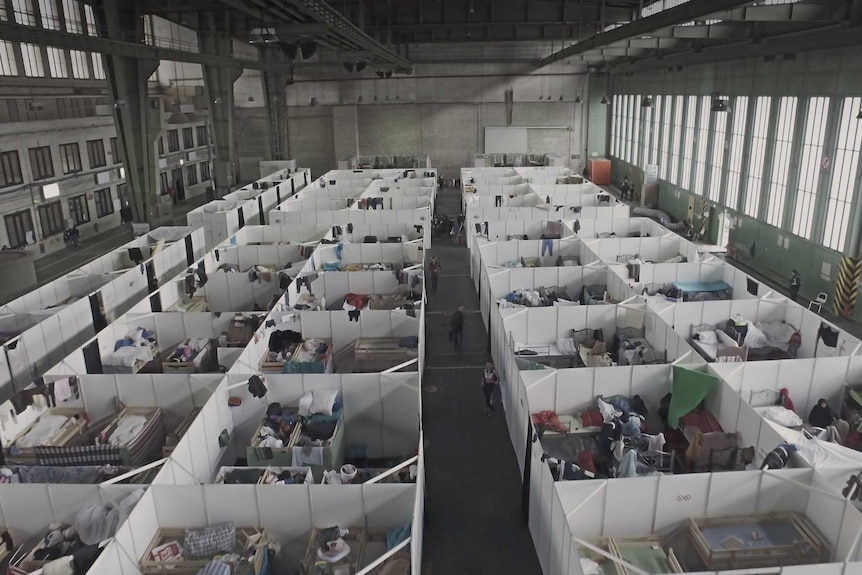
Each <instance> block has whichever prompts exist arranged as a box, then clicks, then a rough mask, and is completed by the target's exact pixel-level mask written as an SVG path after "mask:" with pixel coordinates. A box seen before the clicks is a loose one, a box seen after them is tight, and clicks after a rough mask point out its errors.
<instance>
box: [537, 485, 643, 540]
mask: <svg viewBox="0 0 862 575" xmlns="http://www.w3.org/2000/svg"><path fill="white" fill-rule="evenodd" d="M642 479H644V480H645V481H644V482H643V483H640V482H639V483H638V488H637V492H640V491H641V490H642V489H643V488H644V485H645V483H649V481H650V480H651V479H653V478H650V477H645V478H642ZM629 481H630V480H628V479H619V480H617V481H614V482H612V483H609V482H608V481H558V482H557V483H555V484H554V490H555V491H556V492H557V497H558V498H559V500H560V504H561V506H562V508H563V511H564V512H565V514H566V520H567V523H568V530H569V532H570V534H571V535H573V536H574V537H578V538H582V539H596V538H599V537H601V536H602V534H603V533H604V532H605V523H606V522H608V521H609V520H613V516H612V515H611V514H609V513H606V512H605V501H606V499H607V498H609V496H608V488H609V487H611V485H612V484H616V485H620V486H622V485H623V484H624V483H625V482H629ZM635 481H639V480H635ZM631 491H632V490H631V489H628V490H625V489H622V490H620V492H621V493H630V492H631ZM623 497H625V496H624V495H623ZM531 501H532V499H531ZM530 507H532V505H530ZM623 517H624V518H625V519H627V522H629V521H637V517H638V516H637V515H633V514H629V513H628V512H625V513H624V514H623ZM650 523H651V521H650ZM640 533H643V532H642V531H641V532H640Z"/></svg>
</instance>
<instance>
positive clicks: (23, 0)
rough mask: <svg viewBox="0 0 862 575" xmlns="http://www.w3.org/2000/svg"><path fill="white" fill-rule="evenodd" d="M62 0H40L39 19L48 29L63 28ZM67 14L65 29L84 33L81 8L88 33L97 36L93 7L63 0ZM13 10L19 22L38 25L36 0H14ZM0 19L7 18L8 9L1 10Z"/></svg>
mask: <svg viewBox="0 0 862 575" xmlns="http://www.w3.org/2000/svg"><path fill="white" fill-rule="evenodd" d="M59 1H60V0H38V2H37V3H36V4H38V8H39V21H40V24H41V25H42V28H44V29H46V30H62V29H63V27H64V26H63V23H64V22H63V19H61V18H60V12H59V6H58V2H59ZM62 5H63V15H64V16H65V31H66V32H70V33H72V34H83V33H84V28H83V26H82V24H81V10H82V8H83V11H84V21H85V22H86V24H87V28H86V30H87V34H88V35H89V36H96V35H97V33H96V17H95V13H94V12H93V7H92V6H90V5H89V4H83V3H82V2H79V1H78V0H62ZM12 12H13V16H14V18H15V22H16V23H17V24H21V25H23V26H36V6H35V5H34V0H12ZM0 20H6V10H5V7H3V9H2V12H0Z"/></svg>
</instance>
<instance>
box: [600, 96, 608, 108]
mask: <svg viewBox="0 0 862 575" xmlns="http://www.w3.org/2000/svg"><path fill="white" fill-rule="evenodd" d="M599 103H600V104H604V105H605V106H607V105H609V104H610V103H611V101H610V100H608V97H607V96H602V101H601V102H599Z"/></svg>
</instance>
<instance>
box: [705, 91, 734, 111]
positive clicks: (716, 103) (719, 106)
mask: <svg viewBox="0 0 862 575" xmlns="http://www.w3.org/2000/svg"><path fill="white" fill-rule="evenodd" d="M729 110H730V106H728V105H727V99H725V98H722V97H721V96H720V95H718V94H713V95H712V107H711V108H710V109H709V111H710V112H727V111H729Z"/></svg>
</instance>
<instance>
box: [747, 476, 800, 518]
mask: <svg viewBox="0 0 862 575" xmlns="http://www.w3.org/2000/svg"><path fill="white" fill-rule="evenodd" d="M813 474H814V471H813V470H811V469H782V470H780V471H765V472H762V475H761V477H760V489H759V490H758V492H757V505H756V506H752V508H753V509H755V510H756V512H757V513H774V512H779V511H795V512H796V513H802V514H805V513H806V512H807V509H808V499H809V496H810V493H811V492H810V491H808V490H807V489H804V488H801V487H799V486H797V485H794V484H793V483H790V482H788V481H785V480H787V479H789V480H791V481H796V482H798V483H803V484H805V485H810V484H811V477H812V475H813Z"/></svg>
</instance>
